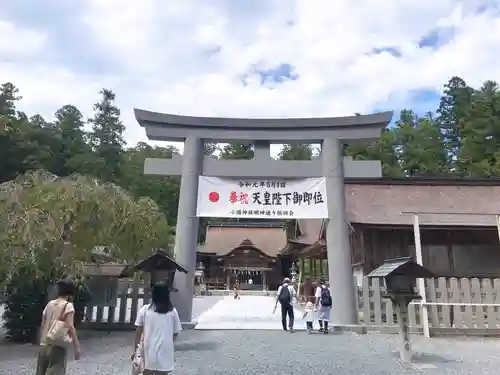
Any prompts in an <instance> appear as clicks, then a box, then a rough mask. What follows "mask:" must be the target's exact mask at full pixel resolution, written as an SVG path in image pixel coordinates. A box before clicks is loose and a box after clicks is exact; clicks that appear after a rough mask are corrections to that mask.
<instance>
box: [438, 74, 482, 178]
mask: <svg viewBox="0 0 500 375" xmlns="http://www.w3.org/2000/svg"><path fill="white" fill-rule="evenodd" d="M473 92H474V90H473V89H472V88H471V87H470V86H468V85H467V83H466V82H465V81H464V80H463V79H462V78H460V77H457V76H454V77H452V78H451V79H450V80H449V81H448V83H446V85H445V86H444V93H443V95H442V96H441V99H440V102H439V108H438V109H437V119H436V120H437V122H438V123H439V127H440V130H441V134H442V135H443V136H444V142H445V148H446V150H447V157H448V160H447V164H448V166H449V170H450V171H451V172H453V173H458V174H463V172H464V171H463V168H462V167H460V166H459V165H458V164H457V156H458V154H459V150H460V146H461V138H462V134H461V133H462V125H461V123H462V121H463V119H464V117H465V115H466V112H467V110H468V107H469V105H470V103H471V99H472V94H473Z"/></svg>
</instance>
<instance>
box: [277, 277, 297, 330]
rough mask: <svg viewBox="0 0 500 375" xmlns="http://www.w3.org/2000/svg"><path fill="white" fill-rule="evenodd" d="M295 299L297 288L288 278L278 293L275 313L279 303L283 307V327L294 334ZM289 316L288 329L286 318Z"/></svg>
mask: <svg viewBox="0 0 500 375" xmlns="http://www.w3.org/2000/svg"><path fill="white" fill-rule="evenodd" d="M294 298H295V288H294V287H293V285H292V284H291V281H290V279H289V278H288V277H287V278H285V279H284V280H283V284H282V285H281V286H280V287H279V288H278V292H277V293H276V304H275V305H274V311H276V308H277V306H278V302H279V303H280V305H281V324H282V326H283V331H288V330H290V332H293V321H294V315H293V299H294ZM287 316H288V329H287V324H286V317H287Z"/></svg>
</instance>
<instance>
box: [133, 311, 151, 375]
mask: <svg viewBox="0 0 500 375" xmlns="http://www.w3.org/2000/svg"><path fill="white" fill-rule="evenodd" d="M147 315H148V314H147V311H146V312H145V314H144V324H143V326H144V327H143V329H142V338H141V342H140V343H139V344H138V345H137V347H136V348H135V353H134V358H133V359H132V375H140V374H142V373H143V372H144V367H145V362H144V335H145V333H146V316H147Z"/></svg>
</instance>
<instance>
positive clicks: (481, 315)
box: [357, 278, 500, 335]
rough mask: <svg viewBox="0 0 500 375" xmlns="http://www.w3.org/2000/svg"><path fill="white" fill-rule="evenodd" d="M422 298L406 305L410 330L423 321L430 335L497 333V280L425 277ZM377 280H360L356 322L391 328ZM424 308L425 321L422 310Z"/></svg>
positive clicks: (388, 306) (392, 323)
mask: <svg viewBox="0 0 500 375" xmlns="http://www.w3.org/2000/svg"><path fill="white" fill-rule="evenodd" d="M425 287H426V297H427V300H426V301H422V302H419V301H416V302H413V303H411V304H410V306H409V309H408V310H409V311H408V320H409V324H410V327H411V329H412V330H413V331H422V330H423V329H424V325H425V324H427V325H428V328H429V330H430V331H431V333H433V334H488V335H497V334H500V279H477V278H461V279H457V278H434V279H426V280H425ZM383 292H384V289H383V288H382V287H381V283H380V281H379V279H371V280H370V279H368V278H365V279H364V280H363V286H362V287H361V288H358V290H357V294H358V311H359V323H360V324H363V325H366V326H368V327H372V328H373V329H377V328H379V329H384V328H394V329H396V324H397V320H396V317H395V314H394V309H393V306H392V303H391V301H390V300H388V299H385V298H382V297H381V295H382V293H383ZM424 308H426V309H427V310H428V316H429V318H428V321H427V322H425V321H423V320H422V316H423V314H422V310H423V309H424Z"/></svg>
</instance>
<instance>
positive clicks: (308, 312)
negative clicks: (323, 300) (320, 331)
mask: <svg viewBox="0 0 500 375" xmlns="http://www.w3.org/2000/svg"><path fill="white" fill-rule="evenodd" d="M314 312H315V311H314V305H313V303H312V302H311V301H309V302H307V303H306V308H305V309H304V315H303V316H302V319H304V321H305V322H306V329H307V333H309V334H311V333H312V331H313V322H314Z"/></svg>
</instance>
